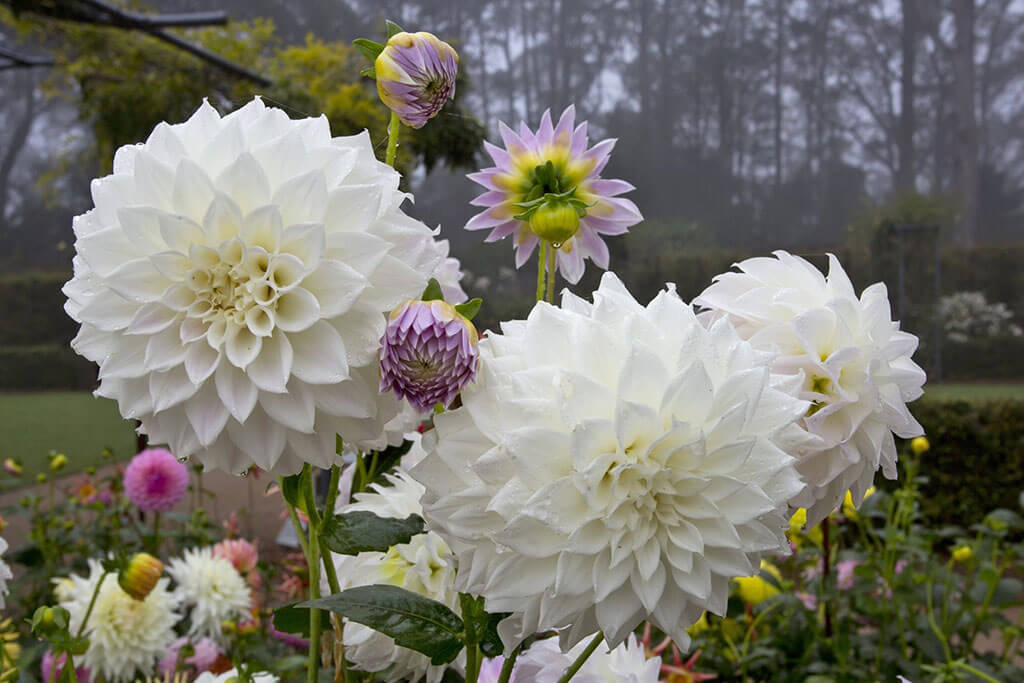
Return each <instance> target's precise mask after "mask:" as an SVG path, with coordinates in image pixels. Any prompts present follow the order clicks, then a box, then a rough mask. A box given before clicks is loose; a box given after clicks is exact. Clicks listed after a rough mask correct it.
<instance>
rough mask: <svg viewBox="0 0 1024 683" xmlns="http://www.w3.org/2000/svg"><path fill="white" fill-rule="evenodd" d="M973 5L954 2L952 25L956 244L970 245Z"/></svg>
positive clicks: (973, 212)
mask: <svg viewBox="0 0 1024 683" xmlns="http://www.w3.org/2000/svg"><path fill="white" fill-rule="evenodd" d="M974 2H975V0H955V1H954V3H953V24H954V26H955V28H956V46H955V52H954V54H953V72H954V74H955V78H954V83H953V118H954V124H953V140H954V142H953V150H954V151H953V166H954V174H955V177H956V187H957V191H958V193H959V195H960V201H961V224H960V235H959V238H960V239H959V241H960V243H962V244H968V245H969V244H974V243H975V242H976V241H977V238H978V189H979V188H978V124H977V120H976V119H975V113H974V106H975V103H974V99H975V85H974V80H975V78H974V76H975V74H974V14H975V13H974V9H975V8H974Z"/></svg>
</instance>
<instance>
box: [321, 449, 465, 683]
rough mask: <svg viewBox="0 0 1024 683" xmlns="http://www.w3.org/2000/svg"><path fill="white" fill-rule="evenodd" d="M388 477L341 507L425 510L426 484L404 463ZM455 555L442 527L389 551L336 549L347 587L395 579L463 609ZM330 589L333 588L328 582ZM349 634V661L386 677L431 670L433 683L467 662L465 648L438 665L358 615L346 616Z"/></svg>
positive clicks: (385, 513) (411, 677)
mask: <svg viewBox="0 0 1024 683" xmlns="http://www.w3.org/2000/svg"><path fill="white" fill-rule="evenodd" d="M386 477H387V480H388V485H386V486H384V485H381V484H373V485H372V486H371V488H372V489H373V490H372V491H369V492H364V493H357V494H356V495H355V496H354V499H355V501H354V502H352V503H350V504H349V505H347V506H345V507H344V508H342V510H341V512H353V511H356V510H365V511H368V512H372V513H374V514H375V515H377V516H378V517H392V518H396V519H405V518H406V517H408V516H409V515H413V514H417V515H419V514H422V513H423V509H422V506H421V505H420V497H421V496H422V495H423V486H421V485H420V484H418V483H417V482H416V481H414V480H413V479H412V478H411V477H410V476H409V475H408V474H407V473H406V472H405V471H404V470H402V469H398V470H396V471H395V473H394V474H388V475H386ZM454 559H455V558H454V557H452V553H451V550H449V549H448V546H447V544H445V542H444V540H442V539H441V537H440V536H438V535H437V534H436V533H433V532H427V533H423V534H418V535H416V536H413V537H412V539H410V541H409V542H408V543H402V544H399V545H396V546H393V547H392V548H390V549H389V550H388V551H387V552H386V553H378V552H366V553H360V554H359V555H356V556H354V557H353V556H349V555H334V564H335V567H336V568H337V570H338V580H339V582H340V583H341V588H342V589H345V588H352V587H354V586H366V585H371V584H390V585H393V586H399V587H401V588H404V589H406V590H409V591H412V592H414V593H419V594H420V595H424V596H426V597H428V598H430V599H432V600H437V601H438V602H440V603H443V604H445V605H447V606H448V607H450V608H451V609H452V610H453V611H455V612H456V613H458V611H459V594H458V592H457V591H456V590H455V587H454V583H455V563H454ZM324 589H325V590H326V589H327V586H326V584H325V585H324ZM343 638H344V641H345V656H346V657H348V659H349V661H351V662H352V663H353V664H354V665H355V666H356V667H357V668H359V669H361V670H363V671H376V672H383V673H382V674H380V675H381V676H382V677H383V679H382V680H385V681H418V680H420V679H421V678H422V677H424V676H425V677H426V681H427V683H438V681H440V680H441V678H442V677H443V676H444V672H445V668H446V667H448V666H450V667H454V668H457V669H458V670H459V671H461V670H462V667H463V666H464V661H465V659H464V655H461V654H460V655H459V658H458V659H457V660H455V662H453V663H452V664H449V665H446V666H434V665H432V664H431V663H430V658H429V657H427V656H426V655H422V654H420V653H419V652H416V651H415V650H410V649H408V648H405V647H401V646H399V645H396V644H395V641H394V639H393V638H391V637H390V636H387V635H384V634H383V633H380V632H378V631H374V630H373V629H371V628H369V627H367V626H363V625H362V624H357V623H355V622H352V621H346V622H345V628H344V634H343Z"/></svg>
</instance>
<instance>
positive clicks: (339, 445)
mask: <svg viewBox="0 0 1024 683" xmlns="http://www.w3.org/2000/svg"><path fill="white" fill-rule="evenodd" d="M344 447H345V442H344V441H343V440H342V438H341V434H335V435H334V452H335V453H337V454H338V455H341V451H342V450H343V449H344Z"/></svg>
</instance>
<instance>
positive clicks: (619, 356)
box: [412, 273, 808, 647]
mask: <svg viewBox="0 0 1024 683" xmlns="http://www.w3.org/2000/svg"><path fill="white" fill-rule="evenodd" d="M502 332H503V333H502V334H491V335H489V336H488V337H487V338H485V339H482V340H481V342H480V350H481V359H482V362H481V371H480V375H479V377H478V380H477V381H476V382H475V383H473V384H470V385H468V386H467V387H466V388H465V389H464V390H463V394H462V401H463V403H462V407H460V408H458V409H456V410H452V411H447V412H445V413H442V414H440V415H437V416H436V417H435V421H434V424H435V431H436V434H437V438H436V441H435V440H434V439H431V443H429V444H428V443H427V442H426V440H425V441H424V445H425V447H427V448H429V453H428V455H427V457H426V458H424V459H423V460H422V461H421V462H420V463H419V464H418V465H416V466H415V467H414V468H413V470H412V475H413V476H414V477H415V478H416V480H417V481H419V482H421V483H422V484H423V485H424V486H425V487H426V493H425V494H424V497H423V501H424V503H423V507H424V516H425V517H426V519H427V520H428V522H429V523H430V525H431V528H433V529H435V530H436V531H437V532H438V533H440V534H441V535H442V536H443V537H444V538H445V540H446V541H447V542H448V543H449V545H450V546H451V547H452V549H453V550H454V551H455V553H456V555H457V557H458V565H459V573H458V575H457V577H456V586H457V588H458V589H459V590H460V591H463V592H468V593H471V594H476V595H482V596H484V598H485V599H486V604H487V608H488V611H490V612H511V613H512V614H513V616H512V617H510V618H508V619H506V620H504V621H503V622H502V623H501V624H500V625H499V632H500V633H501V636H502V638H503V640H504V642H505V645H506V647H512V646H514V645H516V644H517V643H519V642H521V641H522V640H523V639H524V638H526V637H527V636H529V635H531V634H534V633H537V632H539V631H544V630H548V629H552V628H554V629H565V630H564V631H563V634H562V636H563V645H565V646H566V647H569V646H572V645H575V644H576V643H577V642H579V640H580V639H581V638H583V637H585V636H587V635H588V634H590V633H594V632H596V631H598V630H600V631H602V632H603V633H604V635H605V637H606V638H607V639H608V641H609V643H610V644H611V646H612V647H615V646H617V645H619V644H620V643H622V642H623V640H624V639H625V638H626V637H627V636H628V634H629V633H630V632H631V631H632V630H633V629H634V628H635V627H636V626H637V625H638V624H640V623H641V622H642V621H643V620H645V619H650V620H651V621H652V622H654V624H655V625H657V626H658V627H659V628H660V629H662V630H663V631H665V632H666V633H668V634H670V635H671V636H672V637H673V638H674V639H675V640H676V641H677V642H678V643H680V644H681V645H685V644H686V643H688V642H689V641H688V638H687V636H686V627H688V626H689V625H691V624H692V623H693V622H694V621H696V620H697V618H699V617H700V614H701V612H702V611H703V610H705V609H710V610H712V611H715V612H717V613H723V612H724V610H725V606H726V600H727V598H728V579H729V578H730V577H733V576H740V575H747V574H751V573H753V572H754V571H756V568H757V566H758V563H759V561H760V558H761V554H762V553H765V552H773V551H784V550H785V549H786V547H787V544H786V540H785V536H784V533H783V530H784V528H785V526H786V515H785V511H786V508H787V501H788V500H789V499H790V498H791V497H792V496H793V495H795V494H796V493H797V492H799V491H800V489H801V488H802V484H801V482H800V480H799V478H798V476H797V473H796V471H795V469H794V464H795V461H794V459H793V458H792V457H791V456H789V455H787V454H786V452H784V450H783V449H782V448H780V444H781V443H786V442H788V440H790V439H797V440H800V439H802V438H806V437H805V436H804V434H803V432H802V431H801V430H800V429H799V428H798V427H796V426H795V424H794V422H795V421H796V420H797V419H798V418H799V416H800V415H802V414H803V413H804V412H806V410H807V406H808V404H807V402H805V401H800V400H798V399H795V398H793V397H791V396H789V395H787V394H784V393H782V392H780V391H777V390H776V389H775V388H773V386H772V379H771V376H770V374H769V370H768V363H769V362H770V356H769V355H768V354H763V353H759V352H756V351H755V350H754V349H753V348H752V347H751V346H750V344H749V343H747V342H745V341H743V340H741V339H740V338H739V337H738V336H737V334H736V333H735V331H734V330H733V329H732V327H731V326H730V325H729V323H728V322H727V321H722V322H720V323H718V324H716V325H714V326H713V327H711V329H705V328H704V327H703V326H702V325H701V324H700V322H698V320H697V318H696V316H695V315H694V313H693V311H692V310H691V308H690V307H689V306H688V305H687V304H685V303H684V302H683V301H681V300H680V299H679V297H678V296H677V295H676V294H675V292H674V291H672V290H668V291H664V292H662V293H660V294H659V295H658V296H657V297H656V298H655V299H654V300H653V301H652V302H651V303H650V304H649V305H647V306H646V307H645V306H642V305H641V304H639V303H638V302H637V301H636V300H635V299H634V298H633V297H632V296H631V295H630V294H629V292H628V291H627V290H626V288H625V287H624V286H623V285H622V283H621V282H620V281H619V280H618V278H617V277H616V276H615V275H614V274H611V273H609V274H606V275H605V276H604V278H603V279H602V281H601V286H600V288H599V289H598V290H597V292H595V294H594V303H593V304H589V303H587V302H585V301H583V300H582V299H579V298H577V297H574V296H572V295H571V294H566V295H565V296H564V297H563V301H562V306H561V307H554V306H550V305H547V304H538V305H537V306H536V307H535V308H534V309H533V311H532V312H531V313H530V316H529V317H528V318H527V320H525V321H514V322H511V323H505V324H503V326H502Z"/></svg>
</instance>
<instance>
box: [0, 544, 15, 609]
mask: <svg viewBox="0 0 1024 683" xmlns="http://www.w3.org/2000/svg"><path fill="white" fill-rule="evenodd" d="M5 552H7V541H6V540H5V539H3V538H0V555H3V554H4V553H5ZM13 578H14V574H12V573H11V568H10V567H9V566H8V565H7V563H6V562H4V561H3V560H2V559H0V609H3V608H4V598H5V597H6V596H7V594H8V593H10V592H11V589H10V588H9V587H8V586H7V582H8V581H10V580H11V579H13Z"/></svg>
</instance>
